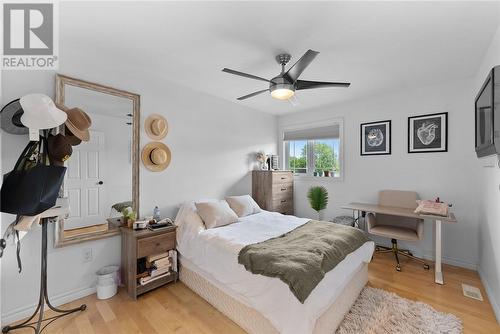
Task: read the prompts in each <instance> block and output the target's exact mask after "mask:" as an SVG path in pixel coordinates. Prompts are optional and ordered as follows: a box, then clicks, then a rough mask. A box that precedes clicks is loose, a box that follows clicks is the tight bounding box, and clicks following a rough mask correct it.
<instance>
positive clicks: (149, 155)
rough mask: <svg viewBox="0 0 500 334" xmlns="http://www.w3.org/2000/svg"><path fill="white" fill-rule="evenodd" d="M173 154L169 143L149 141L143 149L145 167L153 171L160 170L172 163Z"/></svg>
mask: <svg viewBox="0 0 500 334" xmlns="http://www.w3.org/2000/svg"><path fill="white" fill-rule="evenodd" d="M171 158H172V154H171V153H170V149H169V148H168V147H167V145H165V144H163V143H160V142H157V141H155V142H151V143H147V144H146V146H144V148H143V149H142V162H143V163H144V167H146V168H147V169H149V170H150V171H153V172H160V171H162V170H164V169H165V168H167V167H168V165H170V160H171Z"/></svg>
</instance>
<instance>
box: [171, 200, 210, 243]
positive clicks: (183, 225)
mask: <svg viewBox="0 0 500 334" xmlns="http://www.w3.org/2000/svg"><path fill="white" fill-rule="evenodd" d="M207 201H211V200H207ZM175 225H177V233H176V235H177V244H178V246H179V247H180V248H183V246H187V244H189V241H190V240H192V239H193V238H195V237H196V236H197V235H198V234H199V233H200V232H203V231H204V230H205V224H203V220H201V218H200V216H199V215H198V214H197V213H196V206H195V205H194V202H193V201H190V202H185V203H183V204H182V205H181V208H180V209H179V211H178V212H177V216H176V217H175Z"/></svg>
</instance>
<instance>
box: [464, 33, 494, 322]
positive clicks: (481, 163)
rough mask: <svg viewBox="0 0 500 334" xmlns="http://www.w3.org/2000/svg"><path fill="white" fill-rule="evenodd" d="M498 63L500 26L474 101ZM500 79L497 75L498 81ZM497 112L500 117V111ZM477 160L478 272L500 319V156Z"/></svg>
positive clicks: (471, 97) (476, 85) (479, 76)
mask: <svg viewBox="0 0 500 334" xmlns="http://www.w3.org/2000/svg"><path fill="white" fill-rule="evenodd" d="M498 65H500V27H499V28H498V29H497V32H496V34H495V36H494V38H493V40H492V42H491V45H490V47H489V49H488V51H487V53H486V54H485V57H484V59H483V62H482V64H481V66H480V67H479V71H478V73H477V76H476V78H475V80H474V87H473V90H472V91H471V94H469V100H470V101H472V102H471V103H473V101H474V98H475V97H476V94H477V93H478V92H479V89H480V88H481V85H482V84H483V82H484V80H485V79H486V76H487V75H488V73H489V71H490V70H491V68H492V67H494V66H498ZM499 80H500V79H499V78H496V81H497V82H499ZM496 102H498V101H496ZM472 107H473V104H472ZM497 109H498V108H497ZM497 113H498V111H497ZM495 116H496V117H498V115H495ZM476 160H477V164H478V169H479V179H478V181H479V184H480V192H479V194H480V201H479V203H480V205H479V214H478V216H479V217H480V224H479V274H480V276H481V279H482V281H483V284H484V286H485V288H486V291H487V292H488V297H489V298H490V302H491V305H492V306H493V309H494V310H495V314H496V316H497V320H498V321H499V322H500V167H499V165H498V156H490V157H486V158H481V159H476Z"/></svg>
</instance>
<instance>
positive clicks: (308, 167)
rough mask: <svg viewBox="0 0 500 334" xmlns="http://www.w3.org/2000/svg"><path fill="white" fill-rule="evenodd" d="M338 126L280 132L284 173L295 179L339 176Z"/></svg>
mask: <svg viewBox="0 0 500 334" xmlns="http://www.w3.org/2000/svg"><path fill="white" fill-rule="evenodd" d="M340 135H341V123H338V122H337V123H335V124H332V125H329V126H324V125H323V126H321V127H309V128H305V129H300V128H299V129H288V130H285V131H284V132H283V142H284V152H285V154H284V156H285V166H284V167H285V169H288V170H291V171H293V172H294V174H295V175H296V176H299V177H300V176H311V177H332V178H340V177H341V175H342V154H341V153H342V152H341V138H340Z"/></svg>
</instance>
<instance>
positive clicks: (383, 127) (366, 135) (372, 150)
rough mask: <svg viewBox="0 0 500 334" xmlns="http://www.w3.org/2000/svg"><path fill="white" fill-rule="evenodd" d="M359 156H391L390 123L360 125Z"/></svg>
mask: <svg viewBox="0 0 500 334" xmlns="http://www.w3.org/2000/svg"><path fill="white" fill-rule="evenodd" d="M360 134H361V138H360V140H361V155H384V154H391V121H379V122H371V123H362V124H361V129H360Z"/></svg>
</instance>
